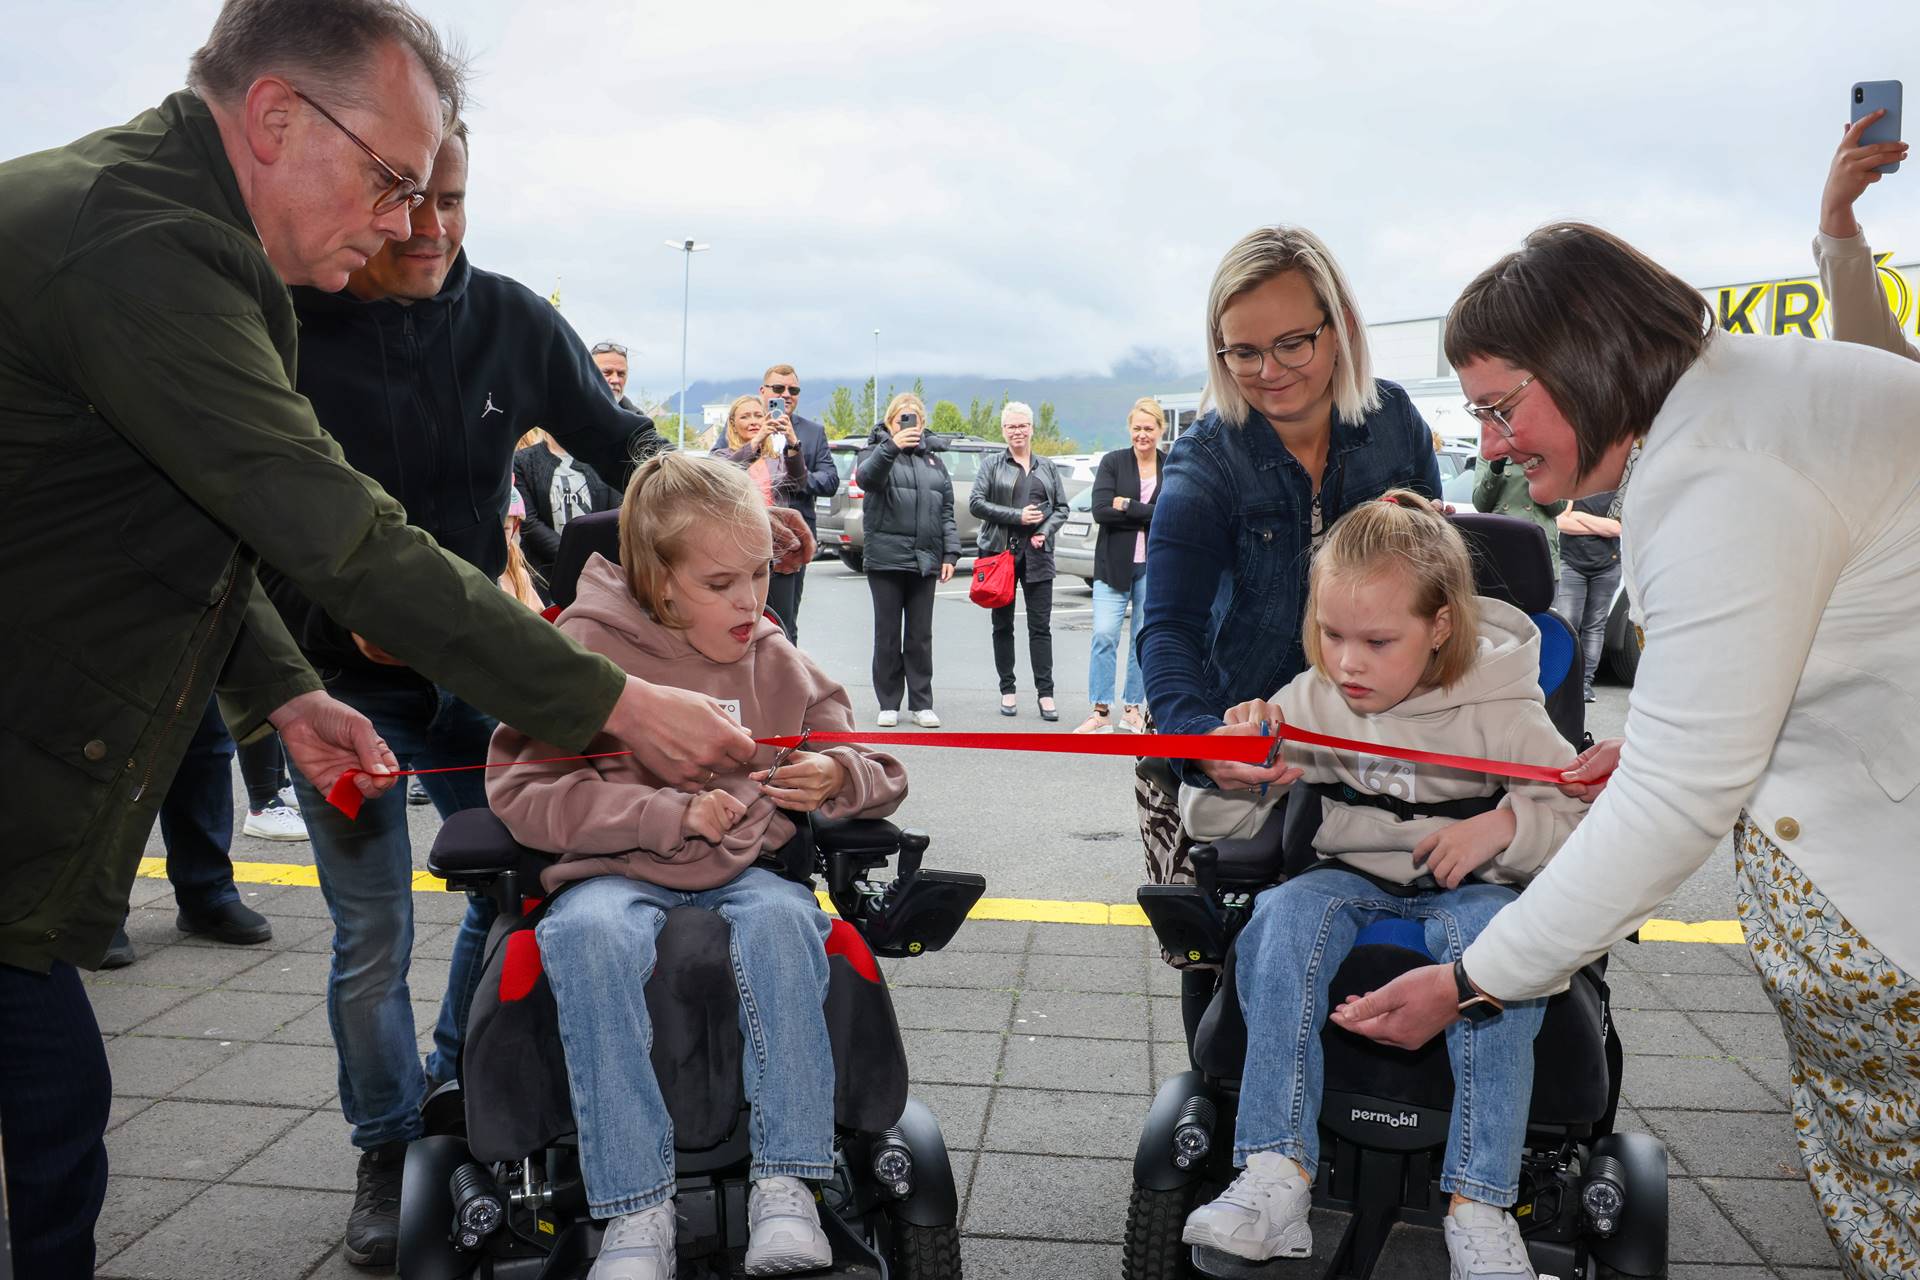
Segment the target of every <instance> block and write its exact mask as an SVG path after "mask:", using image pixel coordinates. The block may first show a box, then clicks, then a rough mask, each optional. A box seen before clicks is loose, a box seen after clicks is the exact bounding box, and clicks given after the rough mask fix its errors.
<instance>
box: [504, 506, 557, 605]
mask: <svg viewBox="0 0 1920 1280" xmlns="http://www.w3.org/2000/svg"><path fill="white" fill-rule="evenodd" d="M523 523H524V521H523V519H522V517H520V516H508V517H507V520H506V524H507V528H508V533H507V567H506V568H505V569H503V570H501V572H500V589H501V590H502V591H505V592H506V593H507V594H508V595H510V596H512V597H513V598H514V599H515V600H518V601H519V602H520V603H521V604H523V605H525V606H527V608H529V609H535V610H538V609H544V608H546V607H547V606H546V602H545V601H544V600H542V599H541V598H540V591H539V589H538V588H537V587H535V586H534V585H533V579H534V572H533V566H532V565H530V564H528V563H527V553H526V552H525V551H524V550H522V549H521V546H520V527H521V525H522V524H523Z"/></svg>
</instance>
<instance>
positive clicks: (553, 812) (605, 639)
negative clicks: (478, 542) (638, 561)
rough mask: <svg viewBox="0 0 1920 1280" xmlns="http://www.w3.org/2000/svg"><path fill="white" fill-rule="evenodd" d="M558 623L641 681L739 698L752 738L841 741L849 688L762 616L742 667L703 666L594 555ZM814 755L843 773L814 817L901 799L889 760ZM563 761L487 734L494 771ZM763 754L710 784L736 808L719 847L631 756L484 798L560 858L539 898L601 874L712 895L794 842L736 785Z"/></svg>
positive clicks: (551, 773) (842, 749)
mask: <svg viewBox="0 0 1920 1280" xmlns="http://www.w3.org/2000/svg"><path fill="white" fill-rule="evenodd" d="M556 625H558V626H559V628H560V629H561V630H562V631H564V632H565V633H566V634H567V635H568V636H570V637H572V638H573V639H575V640H577V641H579V642H580V644H581V645H582V646H584V647H585V648H587V649H589V650H591V651H593V652H594V653H603V654H605V655H606V656H607V657H609V658H612V659H613V660H614V662H616V663H618V664H619V665H620V667H621V668H622V669H624V670H626V671H628V672H630V673H631V674H633V675H636V676H639V677H640V678H641V679H643V680H648V681H651V682H652V683H654V684H660V685H669V686H671V687H673V688H676V689H690V690H693V691H694V692H696V693H704V694H708V695H711V696H712V697H714V698H717V699H719V700H721V701H722V702H738V703H739V718H740V723H741V724H742V725H744V726H745V727H746V729H747V731H748V732H749V733H751V734H752V735H753V736H754V737H756V738H768V737H775V736H778V735H781V734H792V733H799V732H800V731H801V729H802V728H807V729H814V730H817V731H821V732H842V733H844V732H847V731H849V730H851V729H852V728H853V704H852V703H851V702H850V701H849V700H848V698H847V691H846V690H845V689H844V688H842V687H841V686H840V685H839V684H838V683H836V682H835V681H834V680H833V679H831V678H830V677H829V676H828V675H827V674H826V672H824V671H822V670H821V669H820V668H819V667H818V666H817V665H815V663H814V661H813V660H812V659H811V658H809V657H807V656H806V655H805V654H803V653H801V652H800V651H799V650H798V649H796V648H794V647H793V646H792V645H791V644H789V643H788V642H787V638H786V634H785V633H784V632H782V631H781V629H780V628H779V626H778V625H776V624H774V623H772V622H769V621H767V620H766V619H764V618H762V619H761V621H760V625H759V627H758V628H757V629H756V630H755V631H754V633H753V643H752V645H751V646H750V647H749V648H748V649H747V653H746V656H745V657H743V658H741V659H740V660H739V661H738V662H715V661H713V660H712V659H711V658H708V657H706V656H704V655H702V654H701V653H699V652H698V651H696V650H695V649H694V647H693V646H692V645H691V644H689V643H688V642H687V637H686V633H685V632H682V631H675V630H674V629H672V628H671V627H664V626H662V625H660V624H659V623H658V622H656V621H654V620H653V618H652V617H651V616H650V615H648V614H647V612H646V611H645V610H643V609H642V608H641V607H640V605H639V603H638V602H637V601H636V600H634V598H633V595H632V593H631V592H629V591H628V590H627V580H626V576H625V575H624V574H623V573H622V572H621V571H620V570H619V569H618V568H617V567H616V566H614V565H613V564H610V563H609V562H608V561H606V560H605V559H603V558H602V557H600V556H594V557H593V558H592V559H590V560H588V561H587V565H586V568H585V569H583V570H581V573H580V585H579V594H578V596H577V597H576V599H575V600H574V602H573V604H572V606H571V607H569V608H568V609H567V610H566V612H564V613H562V614H561V615H560V618H559V620H558V622H557V624H556ZM620 749H621V744H620V743H617V742H615V741H614V740H613V739H611V738H608V737H606V736H605V735H601V736H598V737H596V738H594V740H593V741H592V742H591V743H590V744H588V746H587V751H589V752H595V751H618V750H620ZM822 752H823V754H826V755H829V756H832V757H833V758H834V759H835V760H838V761H839V762H840V764H841V765H842V766H843V767H844V768H845V769H846V776H847V781H846V785H845V786H844V787H843V788H841V790H840V793H839V794H838V795H836V796H834V797H832V798H831V799H829V800H828V801H827V802H826V803H825V804H823V805H821V806H820V810H819V812H820V815H821V816H822V817H826V818H847V817H854V816H859V817H868V818H879V817H884V816H886V815H887V814H890V813H892V812H893V811H894V810H895V809H896V808H898V807H899V804H900V801H901V800H903V799H905V797H906V794H907V775H906V770H905V769H904V768H902V767H901V764H900V762H899V761H898V760H896V759H894V758H893V757H892V756H888V755H881V754H880V753H878V752H873V751H868V750H866V749H865V748H864V747H853V746H834V747H825V748H822ZM567 754H570V753H568V752H566V751H562V750H561V749H560V748H559V747H556V746H554V745H552V744H551V743H546V742H540V741H538V740H536V739H533V738H529V737H528V736H527V735H525V734H523V733H520V732H519V731H518V730H515V729H510V728H508V727H507V726H506V725H504V724H503V725H501V726H500V727H499V728H498V729H496V730H495V731H494V735H493V746H492V749H491V750H490V751H489V752H488V755H487V759H488V762H489V763H499V762H502V761H507V760H538V759H541V758H542V757H546V756H561V755H567ZM774 755H775V750H774V748H772V747H762V748H761V749H760V752H759V754H758V755H756V756H755V757H754V760H753V762H752V763H751V764H749V765H745V766H743V767H741V768H740V769H739V770H737V771H735V772H732V773H723V774H721V775H720V776H719V777H718V778H716V779H715V780H714V781H713V782H712V783H711V784H710V787H711V789H714V790H724V791H726V792H727V793H728V794H730V795H732V796H734V797H735V798H736V799H738V800H740V801H742V802H743V803H745V804H746V806H747V812H746V815H745V816H744V817H742V818H741V819H740V821H739V823H738V824H737V825H735V827H734V828H733V830H731V831H729V832H728V833H727V835H726V839H725V840H723V841H722V842H721V843H719V844H713V843H710V842H708V841H706V840H702V839H700V838H699V837H698V836H688V835H684V834H682V824H683V823H684V821H685V818H686V812H687V805H688V804H689V803H691V802H692V800H693V796H692V795H690V794H688V793H687V792H684V791H676V790H674V789H673V788H672V787H669V786H666V785H664V784H663V783H662V781H661V780H660V779H659V778H657V777H655V776H654V775H652V774H651V773H648V772H647V770H646V767H645V766H644V765H642V764H641V763H640V758H639V757H638V756H615V757H612V758H610V759H605V760H582V761H574V762H570V763H566V764H521V765H516V766H515V767H513V768H511V769H494V770H491V771H489V772H488V774H487V802H488V804H489V805H490V806H491V807H492V808H493V811H494V812H495V813H496V814H498V815H499V816H500V820H501V821H502V822H504V823H506V824H507V829H508V830H509V831H511V832H512V833H513V837H514V839H516V840H518V841H519V842H520V843H521V844H524V845H526V846H528V847H529V848H533V849H541V850H545V851H546V852H549V853H556V854H559V855H560V860H559V861H558V862H556V863H554V864H553V865H552V866H551V867H549V868H547V870H546V871H545V872H544V873H542V875H541V877H540V882H541V884H542V885H543V886H544V887H545V888H546V889H547V890H548V891H549V892H551V891H552V890H553V889H554V888H555V886H557V885H559V884H561V883H563V882H564V881H568V880H584V879H587V878H589V877H591V876H606V875H618V876H630V877H632V878H633V879H635V880H646V881H649V882H651V883H653V884H658V885H664V886H665V887H667V888H669V889H681V890H687V891H693V890H699V889H712V888H717V887H718V886H720V885H723V884H725V883H727V882H728V881H729V880H732V879H733V878H734V877H735V876H737V875H739V874H740V873H741V872H742V871H744V870H745V869H746V868H748V867H750V866H752V865H753V863H754V862H755V861H756V860H758V859H759V857H760V855H761V854H762V853H766V852H771V851H772V850H775V849H778V848H779V847H780V846H781V845H783V844H785V843H786V842H787V841H788V840H789V839H790V838H791V837H792V836H793V831H794V827H793V823H792V821H791V820H789V819H788V818H787V816H786V815H785V814H783V813H781V812H780V811H779V810H777V809H776V808H774V804H773V801H772V800H770V799H768V798H767V797H766V796H765V795H763V794H761V791H760V784H759V783H757V782H753V781H751V780H749V779H748V777H747V774H749V773H751V772H755V771H757V770H761V769H765V768H766V767H767V766H768V765H770V764H771V763H773V757H774Z"/></svg>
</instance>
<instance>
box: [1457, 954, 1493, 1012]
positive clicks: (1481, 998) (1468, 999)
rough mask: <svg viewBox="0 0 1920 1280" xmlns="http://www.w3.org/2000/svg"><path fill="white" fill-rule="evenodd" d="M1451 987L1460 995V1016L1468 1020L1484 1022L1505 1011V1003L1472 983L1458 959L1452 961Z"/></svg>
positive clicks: (1463, 965) (1465, 967) (1465, 968)
mask: <svg viewBox="0 0 1920 1280" xmlns="http://www.w3.org/2000/svg"><path fill="white" fill-rule="evenodd" d="M1453 989H1454V993H1455V994H1456V995H1458V996H1459V997H1460V1016H1461V1017H1463V1018H1465V1019H1466V1020H1467V1021H1468V1022H1486V1021H1487V1020H1488V1019H1491V1018H1497V1017H1499V1016H1500V1015H1501V1014H1502V1013H1505V1012H1506V1006H1505V1005H1503V1004H1501V1003H1500V1002H1499V1001H1498V1000H1496V999H1494V998H1493V997H1492V996H1490V995H1488V994H1487V993H1486V992H1484V991H1482V990H1481V989H1480V988H1478V987H1476V986H1474V985H1473V979H1471V978H1469V977H1468V976H1467V966H1466V965H1465V964H1463V963H1461V962H1460V961H1458V960H1455V961H1454V962H1453Z"/></svg>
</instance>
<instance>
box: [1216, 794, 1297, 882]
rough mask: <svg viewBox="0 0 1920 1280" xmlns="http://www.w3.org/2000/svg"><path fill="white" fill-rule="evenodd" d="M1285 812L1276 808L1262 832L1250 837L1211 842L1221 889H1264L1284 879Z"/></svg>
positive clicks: (1217, 878)
mask: <svg viewBox="0 0 1920 1280" xmlns="http://www.w3.org/2000/svg"><path fill="white" fill-rule="evenodd" d="M1285 813H1286V810H1285V809H1284V808H1281V809H1275V810H1274V811H1273V816H1272V817H1271V818H1269V819H1268V820H1267V825H1266V826H1264V827H1262V828H1260V831H1259V834H1257V835H1254V836H1251V837H1249V838H1248V839H1245V840H1215V841H1213V842H1212V844H1211V846H1210V847H1211V848H1212V850H1213V874H1214V880H1215V882H1216V883H1217V884H1218V885H1219V886H1220V887H1221V888H1223V889H1248V888H1262V887H1265V886H1266V885H1270V884H1273V883H1275V882H1276V881H1278V880H1279V879H1280V878H1281V876H1282V875H1283V873H1284V872H1285V870H1286V846H1285V842H1284V841H1283V840H1282V839H1281V838H1280V837H1281V832H1282V829H1283V828H1284V827H1285V825H1286V820H1285V817H1284V816H1283V815H1284V814H1285ZM1198 852H1199V851H1198V850H1195V853H1196V854H1197V853H1198Z"/></svg>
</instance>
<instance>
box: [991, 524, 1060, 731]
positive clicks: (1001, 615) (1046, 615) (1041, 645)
mask: <svg viewBox="0 0 1920 1280" xmlns="http://www.w3.org/2000/svg"><path fill="white" fill-rule="evenodd" d="M1013 564H1014V571H1015V575H1016V576H1017V577H1018V578H1019V579H1020V596H1021V597H1024V598H1025V600H1026V604H1027V654H1028V657H1029V658H1030V659H1031V660H1032V662H1033V687H1034V690H1035V691H1036V692H1038V693H1039V695H1040V696H1041V697H1043V698H1051V697H1052V696H1053V579H1052V578H1048V579H1047V580H1046V581H1045V582H1028V581H1027V579H1026V570H1027V558H1026V557H1025V556H1023V555H1021V554H1019V553H1018V552H1015V553H1014V558H1013ZM993 665H994V666H995V667H996V668H998V669H999V672H1000V692H1001V693H1014V692H1017V691H1018V689H1019V686H1018V685H1017V684H1015V683H1014V679H1013V603H1012V602H1009V603H1008V604H1006V605H1004V606H1003V607H1001V608H998V609H995V610H994V611H993Z"/></svg>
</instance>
